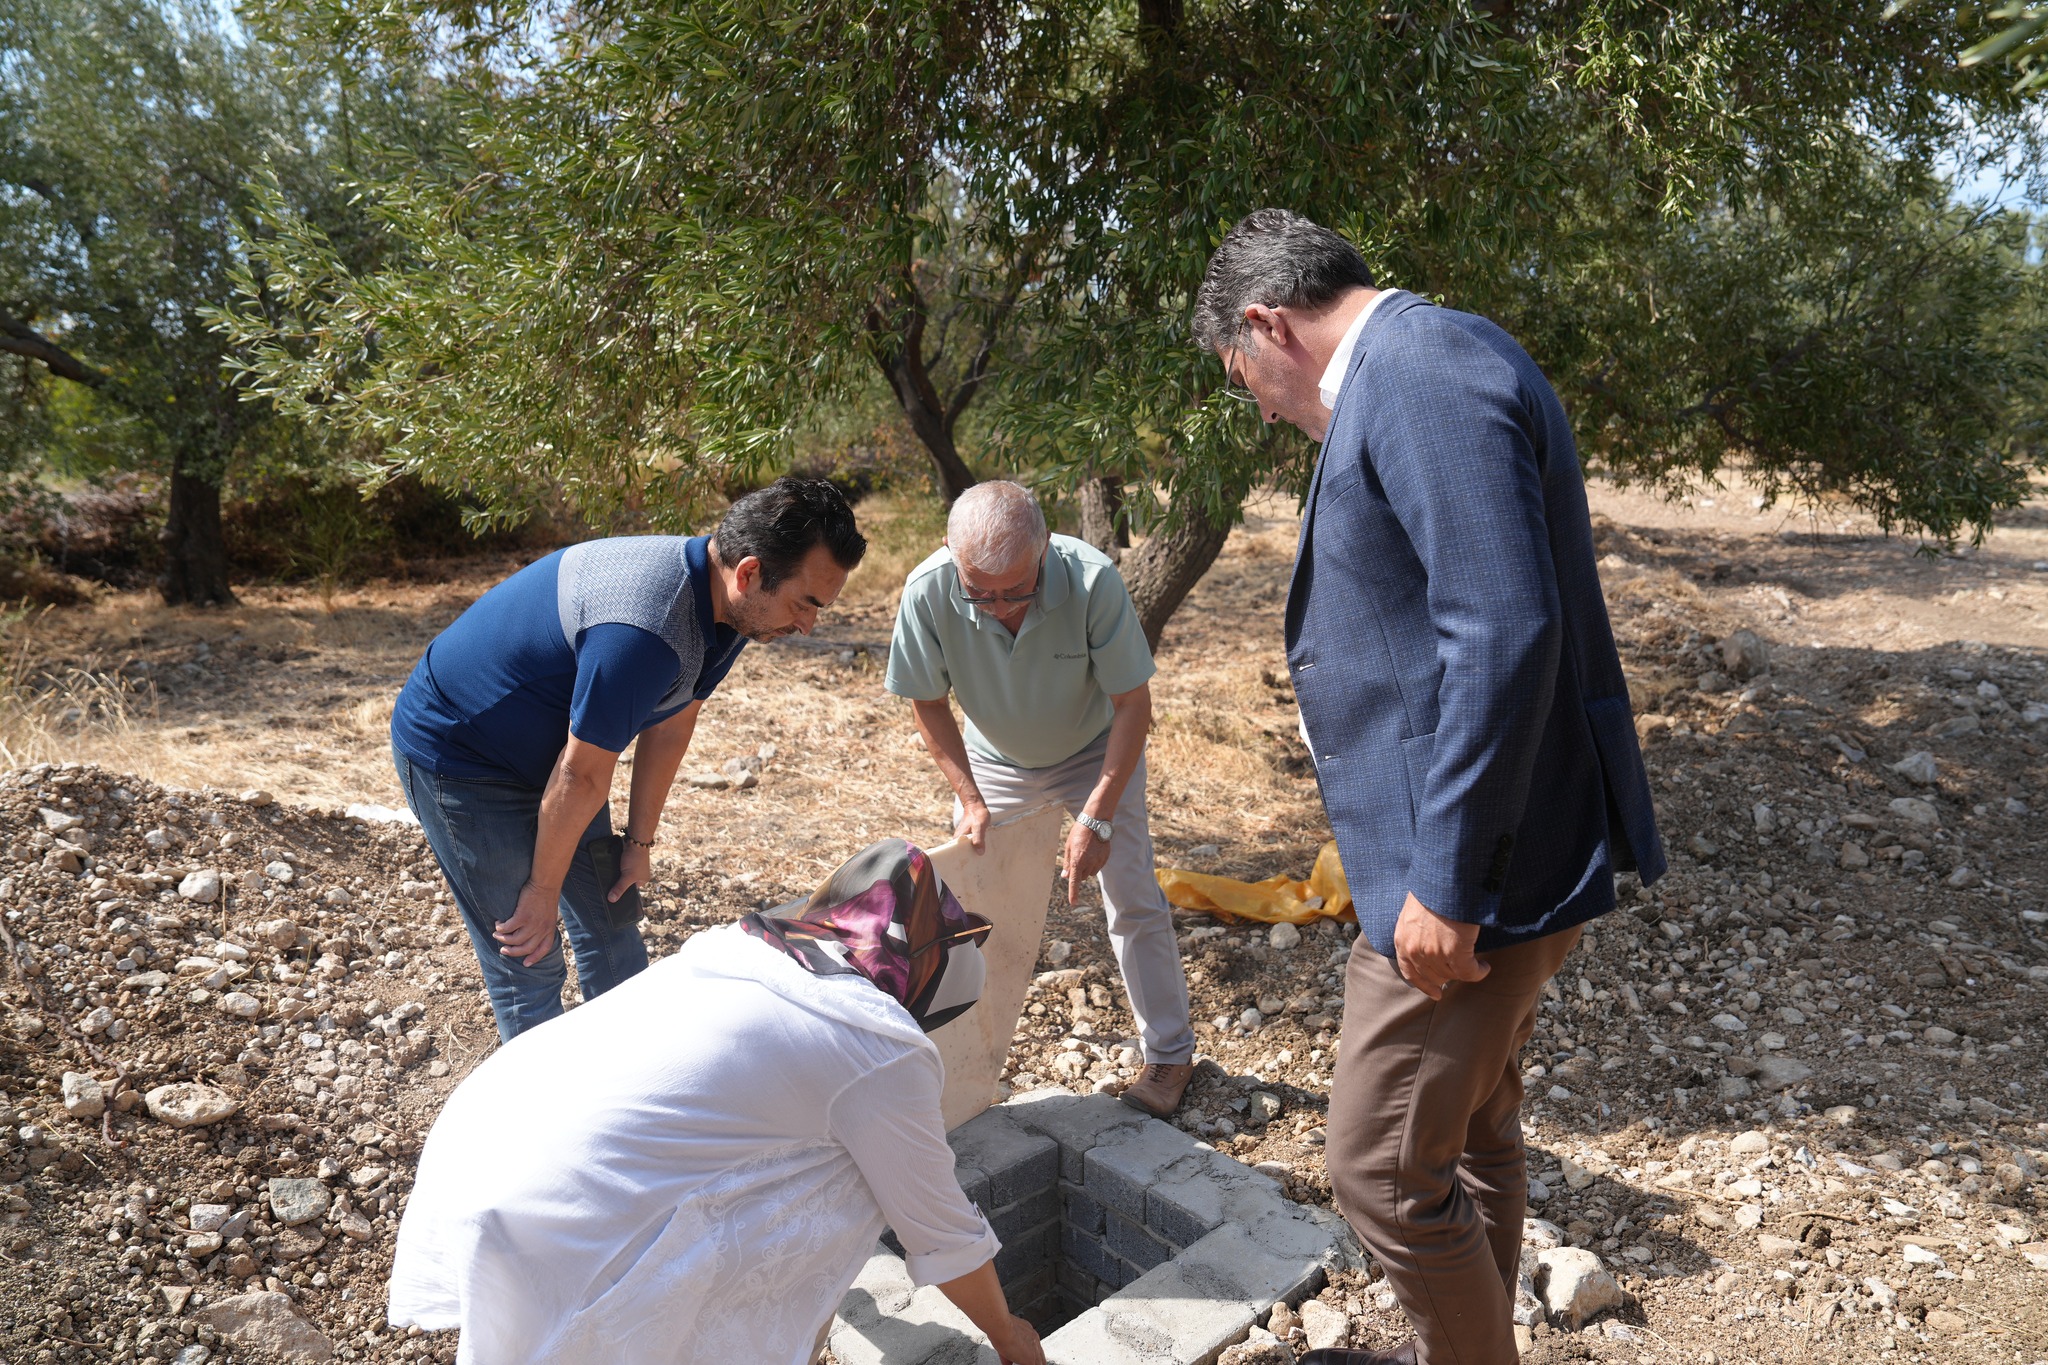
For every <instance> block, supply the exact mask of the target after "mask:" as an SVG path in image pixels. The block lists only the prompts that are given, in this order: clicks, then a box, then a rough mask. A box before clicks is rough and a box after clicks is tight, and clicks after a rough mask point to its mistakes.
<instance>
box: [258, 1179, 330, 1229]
mask: <svg viewBox="0 0 2048 1365" xmlns="http://www.w3.org/2000/svg"><path fill="white" fill-rule="evenodd" d="M333 1202H334V1196H333V1195H331V1194H329V1193H328V1192H327V1187H326V1186H325V1185H323V1184H321V1183H320V1182H319V1181H317V1180H307V1179H305V1178H304V1177H291V1176H272V1177H271V1178H270V1214H271V1217H273V1218H275V1219H277V1221H278V1222H280V1223H282V1224H284V1225H285V1226H286V1227H292V1226H295V1225H297V1224H299V1223H308V1222H311V1221H312V1220H313V1219H315V1218H322V1217H325V1216H326V1214H327V1210H328V1207H329V1206H330V1205H331V1204H332V1203H333Z"/></svg>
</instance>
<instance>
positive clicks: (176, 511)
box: [156, 457, 236, 607]
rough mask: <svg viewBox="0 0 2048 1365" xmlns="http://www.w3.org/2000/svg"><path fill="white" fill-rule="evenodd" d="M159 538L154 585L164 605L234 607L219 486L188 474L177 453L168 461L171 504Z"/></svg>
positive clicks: (183, 462)
mask: <svg viewBox="0 0 2048 1365" xmlns="http://www.w3.org/2000/svg"><path fill="white" fill-rule="evenodd" d="M161 539H162V541H163V547H164V569H163V573H162V574H160V575H159V576H158V578H157V581H156V586H157V591H158V592H160V593H162V594H163V599H164V605H165V606H169V607H178V606H188V605H189V606H200V607H225V606H233V605H235V601H236V599H235V594H234V590H233V589H232V588H230V587H229V586H228V545H227V538H226V537H225V536H223V535H222V534H221V526H220V484H219V483H217V482H213V481H210V480H207V479H202V478H199V477H198V476H197V475H194V474H190V473H187V472H186V468H185V461H184V459H183V458H182V457H180V458H179V459H178V460H176V461H175V462H173V464H172V465H171V508H170V515H169V516H168V517H167V518H165V520H164V529H163V535H162V537H161Z"/></svg>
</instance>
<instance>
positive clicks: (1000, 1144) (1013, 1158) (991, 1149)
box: [946, 1109, 1060, 1209]
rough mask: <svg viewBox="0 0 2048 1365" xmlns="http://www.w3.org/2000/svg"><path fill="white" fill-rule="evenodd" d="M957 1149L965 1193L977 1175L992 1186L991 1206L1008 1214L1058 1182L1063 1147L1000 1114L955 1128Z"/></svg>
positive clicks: (995, 1111)
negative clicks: (1015, 1204)
mask: <svg viewBox="0 0 2048 1365" xmlns="http://www.w3.org/2000/svg"><path fill="white" fill-rule="evenodd" d="M946 1140H947V1141H948V1142H949V1143H951V1144H952V1147H953V1169H954V1172H955V1173H956V1174H957V1175H958V1176H959V1177H960V1186H961V1188H962V1189H965V1188H966V1187H967V1185H968V1183H969V1182H970V1181H971V1180H972V1179H973V1176H974V1174H975V1173H978V1174H980V1175H982V1176H985V1177H986V1178H987V1180H988V1201H989V1202H988V1203H986V1204H984V1205H983V1208H985V1209H986V1208H1004V1207H1007V1206H1008V1205H1011V1204H1014V1203H1016V1202H1017V1201H1018V1200H1019V1199H1022V1198H1024V1197H1025V1196H1027V1195H1031V1194H1036V1193H1037V1192H1038V1191H1039V1190H1042V1189H1050V1188H1051V1187H1052V1186H1053V1184H1054V1183H1055V1182H1056V1181H1057V1180H1058V1178H1059V1159H1060V1158H1059V1146H1058V1144H1057V1143H1056V1142H1054V1140H1053V1139H1051V1138H1048V1137H1046V1136H1045V1135H1043V1134H1041V1133H1034V1132H1031V1131H1030V1130H1028V1129H1026V1128H1024V1127H1022V1126H1020V1125H1018V1124H1016V1123H1014V1122H1012V1121H1011V1119H1010V1117H1009V1115H1008V1114H1007V1113H1006V1112H1005V1111H1004V1110H1001V1109H991V1110H989V1111H988V1112H987V1113H985V1114H982V1115H980V1116H978V1117H976V1118H973V1119H970V1120H969V1121H968V1122H966V1123H963V1124H961V1125H960V1126H959V1127H958V1128H955V1129H954V1130H953V1131H952V1132H951V1133H950V1134H948V1135H947V1139H946Z"/></svg>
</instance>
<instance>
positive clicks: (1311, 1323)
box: [1300, 1299, 1351, 1351]
mask: <svg viewBox="0 0 2048 1365" xmlns="http://www.w3.org/2000/svg"><path fill="white" fill-rule="evenodd" d="M1300 1313H1301V1330H1302V1331H1303V1332H1304V1333H1306V1334H1307V1336H1308V1348H1309V1349H1310V1350H1311V1351H1324V1350H1332V1349H1335V1348H1339V1347H1344V1346H1349V1345H1350V1344H1351V1319H1350V1318H1349V1317H1347V1316H1346V1315H1345V1313H1344V1310H1343V1309H1341V1308H1332V1307H1331V1306H1330V1305H1329V1304H1327V1303H1324V1302H1323V1301H1322V1300H1321V1299H1304V1300H1303V1301H1302V1305H1301V1310H1300Z"/></svg>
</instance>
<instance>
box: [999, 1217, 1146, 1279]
mask: <svg viewBox="0 0 2048 1365" xmlns="http://www.w3.org/2000/svg"><path fill="white" fill-rule="evenodd" d="M1060 1255H1061V1256H1062V1257H1063V1258H1065V1260H1066V1261H1067V1263H1068V1264H1069V1265H1072V1266H1074V1267H1076V1268H1077V1269H1079V1270H1080V1271H1081V1272H1082V1273H1083V1274H1087V1275H1092V1276H1094V1277H1095V1278H1096V1279H1097V1280H1101V1281H1103V1282H1105V1283H1107V1284H1109V1285H1111V1286H1113V1287H1115V1288H1119V1289H1120V1288H1122V1287H1123V1285H1124V1283H1125V1281H1126V1280H1127V1279H1128V1278H1129V1277H1128V1276H1127V1275H1126V1274H1125V1273H1124V1267H1123V1263H1122V1262H1121V1261H1119V1260H1117V1258H1116V1257H1115V1256H1114V1255H1113V1254H1112V1253H1111V1252H1110V1250H1109V1248H1108V1247H1106V1246H1104V1245H1103V1244H1102V1239H1101V1238H1099V1237H1090V1236H1089V1235H1088V1234H1086V1233H1084V1232H1080V1231H1078V1230H1076V1229H1075V1228H1073V1227H1071V1226H1069V1227H1067V1228H1064V1229H1062V1230H1061V1237H1060ZM998 1278H1000V1277H998Z"/></svg>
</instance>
